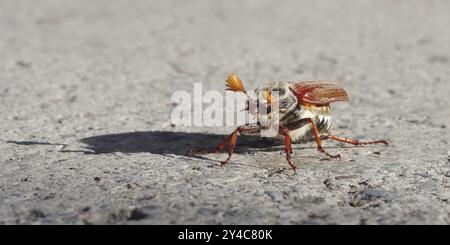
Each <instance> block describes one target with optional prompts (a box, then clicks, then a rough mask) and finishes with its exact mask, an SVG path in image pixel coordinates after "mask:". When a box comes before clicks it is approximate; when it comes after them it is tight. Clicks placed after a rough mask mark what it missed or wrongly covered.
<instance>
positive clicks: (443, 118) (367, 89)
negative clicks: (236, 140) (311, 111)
mask: <svg viewBox="0 0 450 245" xmlns="http://www.w3.org/2000/svg"><path fill="white" fill-rule="evenodd" d="M449 11H450V2H449V1H445V0H443V1H425V0H424V1H267V0H262V1H248V0H247V1H214V2H213V1H189V3H188V2H187V1H106V0H101V1H100V0H97V1H87V0H86V1H84V0H83V1H59V0H54V1H47V0H45V1H31V0H30V1H23V0H18V1H13V0H2V1H0V102H1V110H0V132H1V134H0V136H1V137H0V224H60V223H63V224H122V223H127V224H423V223H424V224H449V223H450V206H449V200H450V183H449V181H450V160H449V158H450V156H449V154H450V153H449V150H450V149H449V146H448V144H449V124H448V120H449V118H450V117H449V115H450V108H449V94H450V84H449V83H450V68H449V67H450V45H449V44H450V33H449V30H450V29H449V23H450V15H449ZM231 71H234V72H236V73H238V74H240V75H241V77H242V78H243V79H245V80H246V84H247V86H248V87H255V86H257V85H258V84H260V83H262V82H267V81H272V80H306V79H326V80H332V81H338V82H339V83H340V84H342V85H343V86H344V87H345V88H346V89H347V90H348V92H349V94H350V103H349V104H343V103H341V104H337V105H336V106H335V108H334V111H333V117H334V126H333V127H334V132H335V133H336V134H338V135H342V136H354V137H358V138H361V139H380V138H385V139H387V140H389V142H391V145H390V146H389V147H383V146H366V147H358V148H356V147H349V146H344V145H342V144H339V143H334V142H326V146H327V147H328V149H329V151H330V152H340V153H341V155H342V157H343V158H342V160H341V161H336V160H331V159H328V158H326V157H323V156H322V155H320V154H319V153H318V152H317V151H316V150H315V148H314V146H313V145H312V144H304V145H296V146H295V149H294V152H295V157H294V159H295V162H296V163H297V165H298V166H299V170H298V172H297V174H295V175H294V174H292V171H290V170H289V169H288V165H287V163H286V161H285V159H284V155H283V153H282V150H280V147H279V146H268V145H266V144H264V143H261V142H260V141H259V140H257V139H249V138H246V139H243V141H242V143H241V147H240V148H238V153H237V154H236V155H235V156H234V157H233V159H232V162H231V164H230V165H229V166H227V167H224V168H221V167H220V166H219V164H218V162H217V160H220V159H224V158H225V157H226V155H225V154H220V155H213V154H211V155H204V156H198V157H188V156H185V155H184V153H185V151H186V150H187V149H188V148H189V147H192V146H202V145H203V146H214V145H215V144H216V143H217V142H218V141H219V140H220V139H221V137H222V136H223V135H225V134H226V133H229V132H230V130H231V129H230V128H207V127H203V128H202V127H181V126H177V125H175V126H171V124H170V121H169V119H170V113H171V111H172V109H173V107H174V106H173V105H172V104H171V101H170V96H171V94H172V93H173V92H174V91H175V90H187V91H191V90H192V89H193V82H195V81H197V82H198V81H201V82H203V84H204V85H205V90H206V89H217V90H219V91H224V85H223V81H224V79H225V77H226V75H227V74H228V73H229V72H231Z"/></svg>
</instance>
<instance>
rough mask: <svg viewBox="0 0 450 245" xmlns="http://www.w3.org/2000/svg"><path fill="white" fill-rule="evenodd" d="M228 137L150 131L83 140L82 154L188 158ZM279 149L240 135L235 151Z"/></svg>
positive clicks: (277, 143) (275, 143)
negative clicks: (144, 154)
mask: <svg viewBox="0 0 450 245" xmlns="http://www.w3.org/2000/svg"><path fill="white" fill-rule="evenodd" d="M226 136H227V135H222V134H210V133H191V132H172V131H148V132H131V133H120V134H106V135H97V136H92V137H87V138H83V139H81V140H80V141H81V142H82V143H83V144H85V150H82V151H81V152H83V153H85V154H107V153H114V152H120V153H124V154H128V153H142V152H147V153H153V154H160V155H168V154H174V155H187V152H188V151H189V150H190V149H214V148H215V147H216V146H217V145H218V144H219V143H220V142H221V141H222V140H223V139H224V138H225V137H226ZM277 146H282V142H281V141H276V140H272V139H267V138H261V137H258V136H246V135H242V136H239V139H238V147H236V151H235V152H236V153H246V152H254V151H279V150H280V147H277ZM226 149H227V148H225V149H224V152H226ZM63 151H64V152H73V151H66V150H63ZM78 152H80V151H78ZM194 155H195V154H194Z"/></svg>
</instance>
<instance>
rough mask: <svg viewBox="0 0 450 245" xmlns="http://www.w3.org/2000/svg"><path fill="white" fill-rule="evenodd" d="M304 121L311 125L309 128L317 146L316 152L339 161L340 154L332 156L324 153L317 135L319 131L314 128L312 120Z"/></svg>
mask: <svg viewBox="0 0 450 245" xmlns="http://www.w3.org/2000/svg"><path fill="white" fill-rule="evenodd" d="M305 120H307V121H308V122H309V123H310V124H311V125H312V127H311V128H312V132H313V134H314V140H315V142H316V145H317V150H318V151H319V152H321V153H323V154H325V155H327V156H329V157H331V158H339V160H340V159H341V154H336V155H333V154H330V153H328V152H327V151H325V149H323V147H322V143H321V140H320V136H321V135H319V130H318V129H317V126H316V124H315V123H314V122H313V120H312V119H311V118H305Z"/></svg>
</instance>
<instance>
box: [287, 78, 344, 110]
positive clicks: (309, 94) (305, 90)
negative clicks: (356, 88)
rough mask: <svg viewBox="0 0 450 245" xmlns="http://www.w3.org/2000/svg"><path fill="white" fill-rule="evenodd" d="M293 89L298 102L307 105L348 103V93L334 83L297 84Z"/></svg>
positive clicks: (313, 82) (294, 84)
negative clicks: (336, 102) (335, 102)
mask: <svg viewBox="0 0 450 245" xmlns="http://www.w3.org/2000/svg"><path fill="white" fill-rule="evenodd" d="M291 88H292V91H293V93H294V94H295V95H296V96H297V98H298V100H299V101H300V102H301V103H305V104H312V105H328V104H330V103H331V102H334V101H348V95H347V92H346V91H345V90H344V89H343V88H342V87H340V86H338V85H336V84H334V83H332V82H327V81H305V82H295V83H293V84H292V86H291Z"/></svg>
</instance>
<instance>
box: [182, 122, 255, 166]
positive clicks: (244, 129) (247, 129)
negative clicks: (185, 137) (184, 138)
mask: <svg viewBox="0 0 450 245" xmlns="http://www.w3.org/2000/svg"><path fill="white" fill-rule="evenodd" d="M262 129H264V127H262V126H260V125H257V124H252V125H245V126H240V127H238V128H237V129H236V130H234V131H233V132H232V133H231V134H230V135H228V136H226V137H225V138H224V139H223V140H222V142H221V143H220V144H219V145H218V146H217V147H216V148H214V149H212V150H211V149H191V150H189V151H188V155H190V154H193V153H200V154H205V153H218V152H220V151H221V150H223V148H225V146H226V145H227V144H228V158H227V159H226V160H225V161H220V163H221V165H222V166H223V165H225V164H227V163H228V162H229V161H230V159H231V156H232V155H233V153H234V150H235V148H236V144H237V137H238V133H249V134H257V133H260V132H261V130H262Z"/></svg>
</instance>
